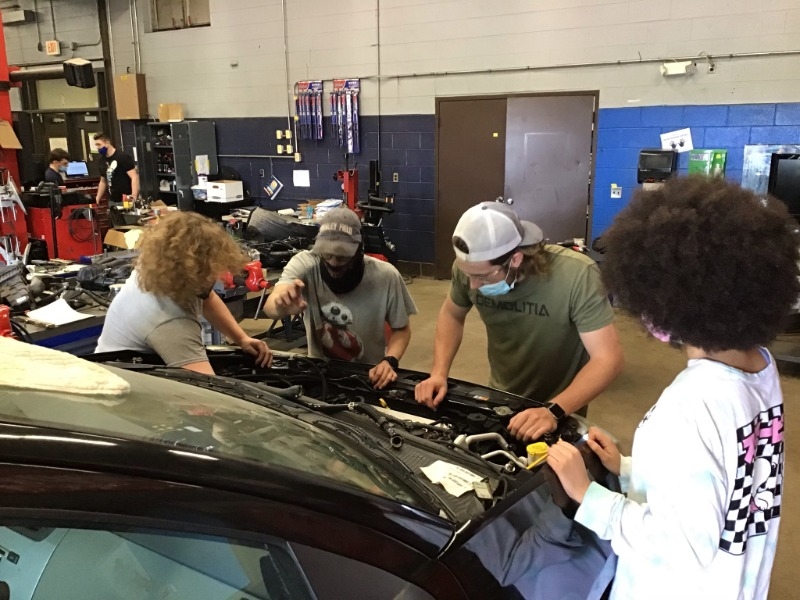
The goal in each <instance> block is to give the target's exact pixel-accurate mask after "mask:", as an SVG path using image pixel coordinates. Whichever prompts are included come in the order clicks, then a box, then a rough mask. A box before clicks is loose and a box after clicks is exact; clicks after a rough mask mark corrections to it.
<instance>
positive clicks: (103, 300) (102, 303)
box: [81, 289, 111, 308]
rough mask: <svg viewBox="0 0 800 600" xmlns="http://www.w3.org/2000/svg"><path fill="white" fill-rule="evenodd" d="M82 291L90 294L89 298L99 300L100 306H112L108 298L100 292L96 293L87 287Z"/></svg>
mask: <svg viewBox="0 0 800 600" xmlns="http://www.w3.org/2000/svg"><path fill="white" fill-rule="evenodd" d="M81 292H83V293H84V294H86V295H87V296H89V298H91V299H92V300H94V301H95V302H97V303H98V304H99V305H100V306H104V307H105V308H108V307H109V306H111V302H110V301H109V300H108V299H107V298H103V297H102V296H101V295H100V294H95V293H94V292H93V291H91V290H87V289H82V290H81Z"/></svg>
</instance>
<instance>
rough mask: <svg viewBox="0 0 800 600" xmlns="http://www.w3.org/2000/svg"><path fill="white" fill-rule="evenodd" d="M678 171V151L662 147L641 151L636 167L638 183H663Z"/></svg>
mask: <svg viewBox="0 0 800 600" xmlns="http://www.w3.org/2000/svg"><path fill="white" fill-rule="evenodd" d="M677 171H678V153H677V152H675V151H674V150H662V149H660V148H651V149H645V150H642V151H641V152H639V164H638V166H637V169H636V181H637V182H638V183H663V182H665V181H666V180H667V179H669V178H670V177H672V176H673V175H675V173H676V172H677Z"/></svg>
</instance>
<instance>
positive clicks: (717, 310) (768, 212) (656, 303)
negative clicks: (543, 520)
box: [547, 178, 800, 600]
mask: <svg viewBox="0 0 800 600" xmlns="http://www.w3.org/2000/svg"><path fill="white" fill-rule="evenodd" d="M797 229H798V224H797V222H796V221H794V220H793V219H791V218H790V217H789V215H788V213H787V211H786V209H785V207H784V206H783V205H782V204H781V203H780V202H779V201H777V200H774V199H762V198H759V197H757V196H756V195H755V194H754V193H752V192H750V191H747V190H744V189H742V188H740V187H739V186H737V185H735V184H732V183H729V182H725V181H722V180H714V179H706V178H689V179H677V180H674V181H671V182H669V183H667V184H666V185H665V186H664V187H663V188H662V189H661V190H657V191H648V192H641V193H639V194H638V195H637V196H636V197H635V198H634V200H633V201H632V202H631V203H630V204H629V206H628V207H627V208H626V209H624V210H623V211H622V212H621V213H620V215H619V216H618V217H617V219H616V220H615V222H614V224H613V225H612V227H611V229H610V230H609V232H608V233H607V234H606V235H605V236H604V241H605V242H606V248H607V250H606V260H605V262H604V264H603V267H602V268H603V276H604V279H605V281H606V284H607V285H608V288H609V291H610V292H611V293H612V294H613V295H614V298H615V301H616V303H617V304H618V305H619V306H621V307H622V308H624V309H625V310H627V311H629V312H630V313H631V314H633V315H636V316H637V317H641V319H642V321H643V323H644V325H645V327H646V328H647V329H648V331H650V333H652V334H653V336H654V337H656V338H657V339H659V340H661V341H665V342H669V343H671V344H672V345H673V346H676V347H681V348H683V350H684V352H685V353H686V355H687V357H688V359H689V361H688V366H687V367H686V368H685V369H684V370H683V371H682V372H681V373H680V374H679V375H678V376H677V377H676V378H675V380H674V381H673V382H672V384H671V385H670V386H669V387H668V388H667V389H666V390H664V392H663V393H662V395H661V397H660V398H659V399H658V401H657V402H656V404H655V405H654V406H653V407H652V408H651V409H650V411H649V412H648V413H647V414H646V415H645V416H644V418H643V419H642V421H641V423H640V424H639V427H638V429H637V431H636V434H635V436H634V441H633V451H632V456H631V457H630V458H626V457H621V456H620V453H619V450H618V449H617V448H616V446H615V445H614V443H613V442H612V440H611V438H610V437H609V436H608V435H607V434H605V433H604V432H602V431H601V430H599V429H597V428H592V429H591V430H590V432H589V436H588V441H587V444H588V445H589V447H590V448H591V449H592V450H593V451H594V452H595V453H596V454H597V455H598V456H599V458H600V459H601V461H602V462H603V464H604V465H605V466H606V468H608V469H609V470H610V471H612V472H614V473H616V474H619V475H620V482H621V484H622V489H623V491H626V492H627V495H623V494H618V493H614V492H611V491H609V490H607V489H605V488H603V487H601V486H600V485H598V484H597V483H594V482H591V483H590V481H589V478H588V476H587V474H586V469H585V467H584V463H583V460H582V458H581V455H580V452H579V451H578V450H577V449H575V448H574V447H573V446H570V445H569V444H566V443H564V442H559V443H557V444H555V445H554V446H553V447H551V449H550V452H549V456H548V460H547V462H548V464H549V465H550V466H551V467H552V469H553V470H554V471H555V473H556V475H557V476H558V477H559V479H560V481H561V483H562V485H563V486H564V489H565V490H566V492H567V493H568V494H569V495H570V497H572V499H573V500H575V501H576V502H578V503H579V504H580V507H579V508H578V511H577V514H576V516H575V520H576V521H578V522H579V523H581V524H583V525H585V526H586V527H588V528H590V529H591V530H593V531H595V532H596V533H597V534H598V535H599V536H600V537H601V538H603V539H607V540H610V542H611V545H612V548H613V549H614V551H615V552H616V554H617V555H618V557H619V562H618V565H617V571H616V577H615V581H614V584H613V588H612V592H611V597H612V598H616V599H621V598H626V599H627V598H647V599H648V600H653V599H659V598H664V599H666V598H670V599H674V598H692V599H693V598H704V599H706V598H715V599H720V600H727V599H732V600H733V599H742V600H751V599H766V598H767V593H768V589H769V579H770V572H771V570H772V564H773V561H774V557H775V548H776V544H777V536H778V528H779V525H780V515H781V509H782V507H783V506H785V504H782V497H781V491H782V482H783V467H784V453H785V451H784V441H783V414H784V404H783V395H782V392H781V388H780V379H779V375H778V371H777V369H776V367H775V361H774V359H773V357H772V356H771V355H770V353H769V352H768V351H767V350H766V349H765V348H764V346H766V345H767V344H768V343H769V342H770V341H772V340H773V339H774V338H775V336H776V335H778V334H779V333H781V331H782V328H783V325H784V323H785V318H786V317H787V315H788V314H789V311H790V309H791V307H792V305H793V304H794V303H795V301H796V299H797V297H798V293H800V286H799V285H798V264H797V263H798V247H800V238H799V237H798V235H797Z"/></svg>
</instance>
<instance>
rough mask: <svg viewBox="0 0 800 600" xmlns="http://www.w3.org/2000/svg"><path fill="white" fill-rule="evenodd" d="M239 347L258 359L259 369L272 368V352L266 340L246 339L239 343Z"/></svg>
mask: <svg viewBox="0 0 800 600" xmlns="http://www.w3.org/2000/svg"><path fill="white" fill-rule="evenodd" d="M239 347H240V348H241V349H242V350H244V351H245V352H247V353H248V354H252V355H253V356H255V357H256V365H257V366H259V367H271V366H272V350H270V349H269V346H267V343H266V342H265V341H264V340H257V339H255V338H251V337H246V338H244V339H243V340H242V341H240V342H239Z"/></svg>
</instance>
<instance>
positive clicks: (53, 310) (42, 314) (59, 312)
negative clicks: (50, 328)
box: [28, 298, 92, 325]
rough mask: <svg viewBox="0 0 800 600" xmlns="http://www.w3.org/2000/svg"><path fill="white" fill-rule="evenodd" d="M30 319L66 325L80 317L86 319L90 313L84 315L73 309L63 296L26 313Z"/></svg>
mask: <svg viewBox="0 0 800 600" xmlns="http://www.w3.org/2000/svg"><path fill="white" fill-rule="evenodd" d="M28 316H29V317H30V318H31V319H35V320H37V321H41V322H43V323H51V324H53V325H66V324H67V323H74V322H75V321H81V320H82V319H88V318H90V317H91V316H92V315H85V314H83V313H79V312H78V311H77V310H73V309H72V308H71V307H70V305H69V304H67V301H66V300H64V299H63V298H62V299H61V300H56V301H55V302H53V303H52V304H48V305H47V306H45V307H44V308H37V309H36V310H32V311H30V312H29V313H28Z"/></svg>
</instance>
